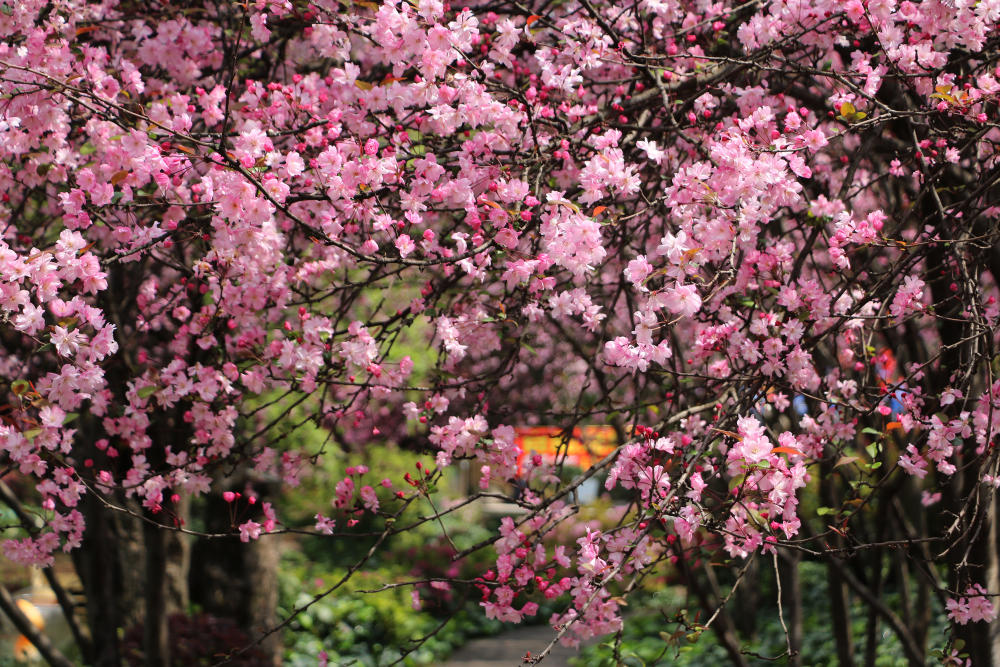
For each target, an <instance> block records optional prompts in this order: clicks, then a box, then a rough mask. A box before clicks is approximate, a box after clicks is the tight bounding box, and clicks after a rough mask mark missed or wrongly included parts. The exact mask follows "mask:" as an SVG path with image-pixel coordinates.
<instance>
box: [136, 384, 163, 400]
mask: <svg viewBox="0 0 1000 667" xmlns="http://www.w3.org/2000/svg"><path fill="white" fill-rule="evenodd" d="M158 390H159V387H155V386H147V387H142V388H140V389H139V390H138V391H137V392H135V393H136V394H137V395H138V396H139V398H144V399H145V398H149V397H150V396H152V395H153V394H155V393H156V392H157V391H158Z"/></svg>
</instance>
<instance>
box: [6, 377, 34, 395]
mask: <svg viewBox="0 0 1000 667" xmlns="http://www.w3.org/2000/svg"><path fill="white" fill-rule="evenodd" d="M30 387H31V385H30V384H28V381H27V380H14V381H13V382H11V383H10V390H11V391H12V392H14V395H15V396H20V395H21V394H23V393H24V392H26V391H28V389H29V388H30Z"/></svg>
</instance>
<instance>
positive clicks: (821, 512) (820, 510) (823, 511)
mask: <svg viewBox="0 0 1000 667" xmlns="http://www.w3.org/2000/svg"><path fill="white" fill-rule="evenodd" d="M827 514H833V508H832V507H817V508H816V516H826V515H827Z"/></svg>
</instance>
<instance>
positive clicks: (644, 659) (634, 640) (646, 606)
mask: <svg viewBox="0 0 1000 667" xmlns="http://www.w3.org/2000/svg"><path fill="white" fill-rule="evenodd" d="M799 568H800V570H799V571H800V576H801V581H802V596H803V597H802V606H803V609H802V614H803V617H802V628H803V633H802V634H803V637H802V664H804V665H810V666H813V665H815V666H819V665H824V666H826V665H829V666H834V665H836V664H837V653H836V650H837V647H836V646H835V644H834V639H833V632H832V631H831V629H830V606H829V596H828V594H827V584H826V570H825V567H824V566H823V565H822V564H820V563H812V562H804V563H801V564H800V565H799ZM763 583H765V586H764V588H765V589H766V590H764V591H763V593H762V600H764V601H768V600H770V602H771V606H768V607H762V608H761V609H760V610H759V614H758V620H757V624H756V631H755V632H754V635H753V636H752V637H741V648H742V650H743V651H744V652H745V654H746V655H747V659H748V661H749V662H750V663H751V664H757V663H758V662H759V664H784V663H785V660H784V659H782V660H779V661H777V662H776V663H770V662H768V663H765V662H764V661H763V660H759V659H757V658H754V657H753V656H754V655H756V656H766V657H773V656H777V655H780V654H782V653H783V652H784V651H785V650H786V644H785V633H784V630H783V629H782V627H781V621H780V619H779V618H778V610H777V606H776V605H775V604H774V599H775V598H774V595H775V590H774V585H773V581H771V582H769V584H770V585H767V584H768V582H763ZM883 600H884V601H885V602H886V604H887V605H888V606H889V607H890V608H893V609H898V608H899V594H898V592H889V593H887V594H886V595H884V596H883ZM684 604H685V602H684V592H683V590H682V589H679V588H669V589H665V590H662V591H659V592H656V593H654V594H652V595H649V596H647V597H646V598H645V599H638V600H635V601H633V605H632V608H633V609H635V611H633V612H632V613H631V614H629V615H628V617H627V618H626V620H625V627H624V629H623V631H622V636H621V642H620V645H619V649H618V657H619V660H620V661H619V660H616V659H615V650H614V646H615V643H616V642H615V640H616V638H615V636H614V635H612V636H610V637H609V638H607V639H606V640H605V641H604V642H603V643H601V644H597V645H592V646H589V647H586V648H584V649H583V650H582V651H581V653H580V656H579V657H578V658H575V659H574V663H573V664H574V665H575V666H576V667H619V666H620V665H621V666H628V667H638V666H642V667H653V666H654V665H664V666H666V665H677V666H679V667H696V666H697V667H701V666H704V667H715V666H716V665H724V664H729V662H730V660H729V658H728V655H727V653H726V651H725V649H724V648H723V647H722V645H721V644H720V643H719V642H718V640H717V639H716V636H715V633H714V631H713V630H711V629H708V630H704V631H703V632H700V633H698V632H691V631H690V629H687V628H684V626H683V624H681V623H678V622H676V621H677V620H678V613H679V612H680V610H681V609H682V608H683V606H684ZM933 611H934V620H933V622H932V624H931V628H930V632H929V639H928V646H927V649H928V654H929V653H930V651H931V650H933V649H934V648H935V647H940V646H944V645H945V643H946V641H947V622H946V618H945V614H944V611H943V609H942V608H941V607H940V605H937V604H935V607H934V610H933ZM851 612H852V613H851V618H852V628H851V629H852V632H853V636H854V649H855V660H856V662H857V663H858V664H862V663H863V662H864V650H865V645H864V637H865V632H866V630H867V627H868V617H867V613H866V611H865V608H864V607H863V605H862V604H861V603H860V602H856V603H855V604H854V605H853V606H852V609H851ZM786 614H787V610H786ZM786 621H787V615H786ZM692 625H693V624H692ZM907 664H908V662H907V660H906V657H905V655H904V653H903V648H902V645H901V644H900V642H899V639H898V638H897V637H896V635H895V634H894V633H893V632H892V631H891V629H889V628H888V627H887V626H886V624H885V622H884V621H881V622H880V623H879V636H878V642H877V653H876V659H875V665H876V666H877V667H903V666H905V665H907Z"/></svg>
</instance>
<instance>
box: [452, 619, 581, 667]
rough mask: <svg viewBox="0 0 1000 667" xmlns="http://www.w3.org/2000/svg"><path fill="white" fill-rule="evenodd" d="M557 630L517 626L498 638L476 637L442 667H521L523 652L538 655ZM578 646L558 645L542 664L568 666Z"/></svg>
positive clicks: (545, 666)
mask: <svg viewBox="0 0 1000 667" xmlns="http://www.w3.org/2000/svg"><path fill="white" fill-rule="evenodd" d="M553 637H555V631H554V630H553V629H552V628H550V627H548V626H545V625H539V626H533V627H532V626H529V627H524V628H517V629H516V630H511V631H509V632H505V633H503V634H501V635H497V636H496V637H484V638H482V639H473V640H472V641H471V642H469V643H468V644H466V645H465V646H463V647H462V648H460V649H458V650H457V651H456V652H455V653H454V654H452V656H451V659H449V660H448V662H446V663H444V665H443V667H519V666H520V665H524V664H525V663H523V662H521V659H522V658H523V657H524V654H525V653H526V652H528V651H531V654H532V655H538V654H539V653H541V652H542V651H543V650H545V647H546V646H548V645H549V642H550V641H552V638H553ZM577 652H578V651H577V649H575V648H568V647H566V646H563V645H561V644H556V645H555V646H554V647H553V649H552V651H551V652H550V653H549V654H548V655H547V656H545V660H543V661H542V662H541V663H539V664H541V665H543V667H568V666H569V659H570V658H572V657H575V656H576V655H577Z"/></svg>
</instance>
